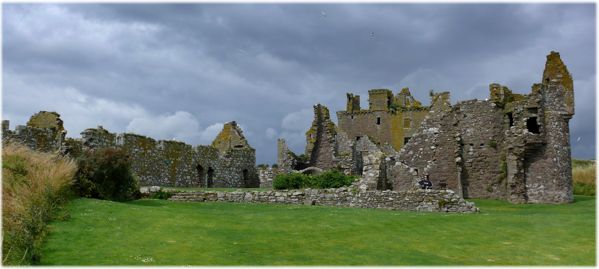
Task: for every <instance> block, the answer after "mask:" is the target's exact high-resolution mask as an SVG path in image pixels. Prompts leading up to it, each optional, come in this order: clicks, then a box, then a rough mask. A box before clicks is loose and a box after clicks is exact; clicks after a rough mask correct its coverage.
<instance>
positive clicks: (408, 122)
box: [403, 119, 412, 128]
mask: <svg viewBox="0 0 599 269" xmlns="http://www.w3.org/2000/svg"><path fill="white" fill-rule="evenodd" d="M411 126H412V120H410V119H403V127H404V128H410V127H411Z"/></svg>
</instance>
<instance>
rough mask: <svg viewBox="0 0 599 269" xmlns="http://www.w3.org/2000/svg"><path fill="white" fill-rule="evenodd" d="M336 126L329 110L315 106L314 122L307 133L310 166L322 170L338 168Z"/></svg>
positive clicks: (321, 106) (307, 151)
mask: <svg viewBox="0 0 599 269" xmlns="http://www.w3.org/2000/svg"><path fill="white" fill-rule="evenodd" d="M336 135H337V131H336V127H335V124H334V123H333V122H332V121H331V119H330V114H329V109H328V108H327V107H325V106H323V105H321V104H318V105H315V106H314V121H312V127H310V129H309V130H308V131H307V132H306V141H307V143H306V153H305V155H306V156H307V157H309V158H310V159H309V160H310V161H309V165H310V166H314V167H318V168H321V169H331V168H335V167H336V166H337V164H336V160H335V136H336Z"/></svg>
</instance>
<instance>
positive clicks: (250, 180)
mask: <svg viewBox="0 0 599 269" xmlns="http://www.w3.org/2000/svg"><path fill="white" fill-rule="evenodd" d="M8 124H9V123H8V121H4V122H3V141H15V142H19V143H22V144H25V145H27V146H29V147H30V148H32V149H35V150H40V151H53V152H61V153H63V154H69V155H71V156H74V157H76V156H80V155H81V154H82V152H83V151H85V150H93V149H98V148H108V147H118V148H122V149H123V150H125V151H126V152H127V154H128V155H129V156H130V157H131V161H132V163H131V169H132V170H133V173H134V174H135V175H136V176H137V177H138V178H139V180H140V184H141V185H142V186H149V185H156V186H177V187H221V188H222V187H258V186H259V184H260V183H259V179H258V174H257V171H256V167H255V165H256V157H255V156H256V154H255V150H254V149H253V148H251V147H250V146H249V144H248V143H247V141H246V140H245V137H244V136H243V133H242V131H241V129H240V128H239V127H238V126H237V124H236V123H235V122H230V123H226V124H225V125H224V127H223V131H222V132H221V133H220V134H219V135H218V136H217V138H216V139H215V141H214V142H213V145H215V146H202V145H200V146H196V147H193V146H191V145H188V144H185V143H183V142H177V141H165V140H158V141H156V140H154V139H152V138H149V137H146V136H141V135H137V134H130V133H123V134H114V133H111V132H109V131H108V130H106V129H104V128H103V127H102V126H98V128H91V129H86V130H85V131H83V132H82V133H81V139H73V138H67V139H65V135H66V131H65V130H64V128H63V127H62V121H61V120H60V115H58V114H57V113H55V112H44V111H42V112H40V113H37V114H35V115H34V116H33V117H32V118H31V120H30V121H29V122H28V123H27V124H28V126H18V127H17V128H16V130H15V131H14V132H13V131H10V130H9V125H8Z"/></svg>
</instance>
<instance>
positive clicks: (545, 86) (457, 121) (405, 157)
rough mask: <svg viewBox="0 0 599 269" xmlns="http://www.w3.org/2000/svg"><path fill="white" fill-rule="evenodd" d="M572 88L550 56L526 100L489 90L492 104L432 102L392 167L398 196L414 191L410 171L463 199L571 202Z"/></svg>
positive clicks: (497, 87) (502, 90)
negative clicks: (410, 189)
mask: <svg viewBox="0 0 599 269" xmlns="http://www.w3.org/2000/svg"><path fill="white" fill-rule="evenodd" d="M571 87H572V78H571V76H570V74H569V73H568V71H567V68H566V67H565V65H564V64H563V62H562V61H561V59H560V58H559V54H558V53H555V52H552V53H551V54H550V55H548V56H547V64H546V68H545V72H544V75H543V81H542V82H541V83H540V84H535V85H533V87H532V91H531V93H530V94H528V95H522V94H513V93H512V92H511V91H510V90H509V89H508V88H507V87H505V86H501V85H499V84H491V85H490V87H489V90H490V99H489V100H485V101H479V100H471V101H463V102H459V103H457V104H456V105H454V106H451V105H446V104H444V105H436V103H434V104H433V106H432V108H431V111H430V114H429V116H428V117H427V118H426V119H425V120H424V122H423V123H422V126H421V129H420V131H419V132H418V133H417V134H416V135H414V136H413V138H412V139H411V140H410V141H409V142H408V144H406V145H405V146H404V147H403V148H402V150H401V151H400V153H399V154H397V155H396V156H393V158H392V159H393V161H392V162H390V164H389V165H388V174H389V176H390V177H391V180H393V181H394V186H395V188H394V189H403V188H406V187H407V186H410V185H413V184H411V183H412V182H413V181H414V179H413V178H412V177H409V176H406V173H405V170H406V169H405V167H411V168H413V169H417V170H418V171H419V175H420V176H422V175H424V174H428V175H430V179H431V181H432V182H433V187H434V188H436V189H452V190H455V191H456V192H458V193H461V194H462V196H463V197H466V198H495V199H507V200H509V201H511V202H513V203H566V202H571V201H572V199H573V196H572V178H571V175H572V174H571V159H570V158H571V156H570V144H569V141H570V138H569V127H568V121H569V119H570V118H571V117H572V116H573V111H574V110H573V102H574V100H573V98H571V96H573V94H572V92H573V91H572V88H571ZM398 166H403V168H402V167H398Z"/></svg>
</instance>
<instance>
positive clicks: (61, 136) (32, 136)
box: [2, 111, 67, 152]
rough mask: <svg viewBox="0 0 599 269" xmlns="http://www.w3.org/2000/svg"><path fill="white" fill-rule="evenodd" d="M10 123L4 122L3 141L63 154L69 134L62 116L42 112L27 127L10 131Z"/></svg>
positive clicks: (19, 127) (30, 120) (21, 126)
mask: <svg viewBox="0 0 599 269" xmlns="http://www.w3.org/2000/svg"><path fill="white" fill-rule="evenodd" d="M9 128H10V122H9V121H8V120H3V121H2V140H3V142H5V141H15V142H18V143H21V144H24V145H26V146H28V147H29V148H31V149H34V150H39V151H44V152H62V151H63V150H64V142H65V136H66V134H67V132H66V131H65V129H64V127H63V123H62V120H61V119H60V115H59V114H58V113H56V112H48V111H40V112H38V113H36V114H35V115H33V116H31V118H30V119H29V121H28V122H27V125H26V126H23V125H19V126H17V127H16V128H15V131H11V130H9Z"/></svg>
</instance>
